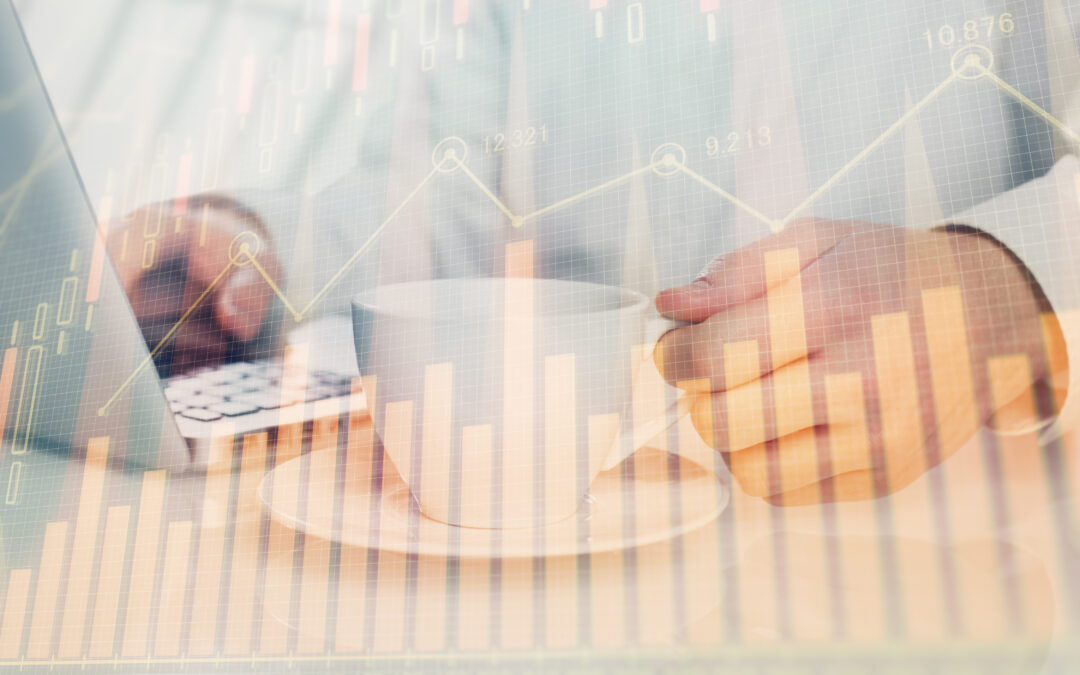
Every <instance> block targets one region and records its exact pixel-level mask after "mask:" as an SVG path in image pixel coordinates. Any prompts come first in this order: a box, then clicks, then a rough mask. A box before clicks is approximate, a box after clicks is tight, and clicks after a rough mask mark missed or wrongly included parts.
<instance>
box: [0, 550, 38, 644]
mask: <svg viewBox="0 0 1080 675" xmlns="http://www.w3.org/2000/svg"><path fill="white" fill-rule="evenodd" d="M30 576H31V570H29V569H18V570H11V574H10V575H9V576H8V587H7V597H6V598H5V600H4V619H3V622H2V623H0V658H2V659H15V658H18V656H19V648H20V647H22V638H23V621H24V620H25V619H26V601H27V599H28V598H29V596H30Z"/></svg>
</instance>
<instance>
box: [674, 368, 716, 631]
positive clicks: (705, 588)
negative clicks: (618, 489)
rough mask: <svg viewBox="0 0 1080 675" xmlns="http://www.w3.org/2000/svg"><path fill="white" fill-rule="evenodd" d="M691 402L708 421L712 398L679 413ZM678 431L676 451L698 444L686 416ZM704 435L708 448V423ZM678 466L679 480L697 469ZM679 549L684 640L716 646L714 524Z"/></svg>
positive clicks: (712, 468)
mask: <svg viewBox="0 0 1080 675" xmlns="http://www.w3.org/2000/svg"><path fill="white" fill-rule="evenodd" d="M683 386H685V387H686V388H687V389H688V390H690V391H702V389H700V388H698V386H696V385H695V386H691V385H690V384H689V383H687V384H686V385H683ZM691 403H693V404H694V405H696V406H698V407H699V414H700V415H701V419H705V420H711V419H712V412H711V410H712V399H711V398H710V397H702V398H700V400H693V399H683V400H682V401H680V403H679V405H680V413H682V412H684V410H685V407H686V406H687V405H689V404H691ZM678 430H679V447H680V449H683V450H685V449H686V448H690V447H694V445H697V444H699V443H700V442H701V440H700V439H701V434H700V432H698V430H697V428H696V427H695V426H694V423H693V420H692V419H691V417H690V415H683V414H680V416H679V422H678ZM705 433H706V434H707V435H708V436H707V442H708V443H709V444H710V445H711V444H712V443H714V440H713V438H712V433H713V426H712V424H711V423H710V424H709V426H708V427H707V428H706V429H705ZM713 462H714V463H713V465H712V466H705V467H702V468H703V469H705V470H706V471H708V472H710V473H714V474H716V475H723V473H718V472H721V471H722V472H725V473H726V471H727V469H726V468H721V465H722V464H723V460H722V459H720V458H719V456H714V457H713ZM681 467H682V471H683V473H682V474H681V475H682V479H683V480H685V479H686V478H687V476H686V472H687V471H692V470H696V468H697V467H696V466H695V465H692V464H689V463H688V462H685V461H684V462H682V463H681ZM712 486H713V499H714V500H716V501H717V502H719V501H721V500H722V499H723V497H724V490H725V488H724V485H723V484H722V483H721V482H720V481H719V480H718V479H714V480H712ZM679 492H680V494H682V495H683V496H684V497H685V499H686V500H691V499H693V495H692V494H690V493H689V492H688V491H683V490H680V491H679ZM684 504H685V502H684ZM688 507H689V505H686V506H684V507H683V509H682V513H683V514H686V513H687V508H688ZM684 517H685V515H684ZM683 546H684V548H683V560H684V561H685V566H684V568H683V569H682V570H679V569H678V568H676V574H679V573H681V574H683V578H684V579H685V583H686V591H685V593H686V594H685V596H684V601H685V606H686V619H687V621H688V622H689V624H690V626H689V631H688V634H687V638H688V639H689V641H690V642H691V643H693V644H717V643H719V642H720V640H721V639H722V638H723V635H724V626H723V623H722V621H721V612H720V603H721V598H722V589H721V587H720V577H721V573H720V569H721V564H722V561H721V559H720V531H719V526H718V524H717V522H716V521H713V522H710V523H709V524H707V525H705V526H704V527H703V528H702V529H701V532H700V536H687V537H685V538H684V543H683Z"/></svg>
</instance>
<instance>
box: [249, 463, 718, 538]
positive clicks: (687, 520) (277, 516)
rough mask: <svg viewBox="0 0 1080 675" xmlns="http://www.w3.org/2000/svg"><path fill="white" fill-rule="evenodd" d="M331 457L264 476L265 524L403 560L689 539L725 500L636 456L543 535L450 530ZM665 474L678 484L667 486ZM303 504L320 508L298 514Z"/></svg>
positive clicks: (705, 482) (702, 473)
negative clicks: (335, 501)
mask: <svg viewBox="0 0 1080 675" xmlns="http://www.w3.org/2000/svg"><path fill="white" fill-rule="evenodd" d="M336 452H337V451H336V450H332V449H331V450H322V451H315V452H312V453H310V454H307V455H303V456H301V457H298V458H296V459H293V460H290V461H288V462H285V463H284V464H282V465H281V466H279V467H277V468H275V469H274V470H273V471H271V472H270V473H269V474H267V476H266V478H264V479H263V482H262V483H261V484H260V485H259V498H260V499H261V500H262V503H263V504H264V505H265V507H266V508H267V510H268V512H269V513H270V516H271V518H272V519H274V520H275V521H277V522H278V523H281V524H282V525H285V526H287V527H289V528H291V529H295V530H299V531H301V532H303V533H304V534H306V535H308V536H314V537H318V538H320V539H325V540H331V541H338V542H340V543H342V544H344V545H346V546H356V547H361V548H378V549H379V550H380V551H392V552H399V553H405V554H416V555H438V556H450V557H459V558H488V559H495V558H498V559H507V558H529V557H534V556H547V557H550V556H569V555H580V554H595V553H602V552H608V551H618V550H622V549H626V548H632V547H640V546H645V545H648V544H651V543H655V542H658V541H663V540H667V539H671V538H673V537H677V536H679V535H681V534H684V533H687V532H690V531H693V530H696V529H698V528H700V527H702V526H703V525H706V524H707V523H709V522H711V521H713V520H714V519H715V518H716V517H717V516H718V515H719V514H720V512H721V511H722V510H723V509H724V508H725V507H726V506H727V503H728V500H729V498H730V493H729V491H728V489H727V487H726V486H724V485H722V484H721V483H719V482H718V481H717V479H716V477H715V476H714V475H713V474H712V473H711V472H709V471H706V470H705V469H704V468H702V467H701V466H699V465H697V464H694V463H693V462H690V461H689V460H685V459H682V458H673V457H672V456H670V455H668V453H666V452H663V451H660V450H653V449H651V448H643V449H641V450H638V451H637V452H636V453H635V454H634V456H633V460H634V462H635V464H634V468H635V478H634V479H633V480H626V479H624V477H623V471H622V466H621V465H620V466H617V467H615V468H614V469H611V470H609V471H605V472H603V473H601V474H600V475H599V476H597V478H596V480H595V481H593V484H592V486H591V487H590V489H589V494H588V495H587V496H586V498H585V499H584V500H583V504H582V508H581V509H580V510H579V511H578V513H577V514H576V515H575V516H572V517H570V518H568V519H566V520H563V521H561V522H558V523H553V524H550V525H547V526H545V527H542V528H515V529H477V528H468V527H455V526H452V525H447V524H445V523H441V522H438V521H435V520H432V519H430V518H427V517H425V516H424V515H423V513H421V512H420V510H419V508H418V507H417V505H416V503H415V501H414V500H413V499H412V498H411V497H410V495H409V489H408V486H406V485H405V484H404V482H403V481H402V480H401V478H400V477H399V476H398V475H397V473H396V472H395V470H394V468H393V466H392V465H391V464H390V463H389V462H386V463H385V464H384V470H385V471H386V472H387V475H384V476H383V490H382V494H381V495H373V494H372V489H371V484H372V481H371V479H370V474H369V473H367V472H360V473H363V474H364V475H362V476H360V477H359V479H356V480H352V481H345V480H343V479H341V478H340V476H341V474H342V473H344V472H340V471H338V467H337V466H336ZM673 464H674V465H675V466H677V467H678V477H677V479H675V478H674V477H670V476H671V474H672V473H673V472H672V471H670V470H669V467H671V466H672V465H673ZM304 483H306V485H304ZM341 487H344V490H345V491H344V500H343V503H344V504H345V509H344V513H343V515H342V518H341V524H340V529H338V528H336V527H335V523H334V509H333V508H328V505H329V503H331V502H330V500H328V496H329V495H333V494H339V491H340V488H341ZM271 491H272V494H271ZM312 491H315V492H312ZM331 491H332V492H331ZM309 493H312V494H314V495H316V498H315V499H314V500H311V499H310V498H309V496H308V495H309ZM305 500H307V501H313V502H319V503H320V504H322V505H323V506H321V507H317V508H305V506H306V504H305V503H304V501H305ZM376 510H377V513H375V511H376ZM627 529H629V536H627V535H626V534H624V531H625V530H627Z"/></svg>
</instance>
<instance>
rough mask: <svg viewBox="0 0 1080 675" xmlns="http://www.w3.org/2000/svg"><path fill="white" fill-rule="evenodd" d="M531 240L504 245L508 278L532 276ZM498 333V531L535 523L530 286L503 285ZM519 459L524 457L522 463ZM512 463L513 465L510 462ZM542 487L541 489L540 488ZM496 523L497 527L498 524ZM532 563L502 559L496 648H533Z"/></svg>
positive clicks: (531, 290) (531, 302) (532, 298)
mask: <svg viewBox="0 0 1080 675" xmlns="http://www.w3.org/2000/svg"><path fill="white" fill-rule="evenodd" d="M533 260H534V258H533V243H532V241H520V242H511V243H508V244H507V245H506V276H507V278H508V279H513V278H518V279H530V278H532V277H533ZM503 301H504V306H503V310H504V313H503V315H504V317H505V328H504V333H503V428H502V446H503V447H502V453H501V454H502V457H503V466H502V481H501V488H502V493H501V494H502V499H501V502H502V504H501V505H502V522H501V526H503V527H529V526H531V525H533V524H534V522H535V516H536V515H537V514H536V504H537V501H538V500H537V498H536V497H537V495H536V492H535V491H536V490H537V489H538V487H537V485H536V477H535V467H534V465H533V462H532V457H533V441H534V433H535V427H534V424H535V420H534V414H533V412H534V407H535V405H536V402H535V400H534V398H535V397H534V394H533V391H534V376H533V348H534V345H533V340H534V334H533V315H534V311H535V308H534V302H535V298H534V294H533V287H532V286H531V285H528V284H520V285H519V284H514V285H509V284H508V285H507V288H506V296H505V297H504V298H503ZM523 458H524V459H523ZM514 459H517V460H518V461H514ZM539 489H543V488H539ZM499 525H500V524H499V523H496V526H499ZM532 579H533V561H532V560H529V559H524V560H522V559H508V560H505V561H503V567H502V580H503V584H502V588H501V590H500V597H501V607H502V625H501V629H502V632H501V636H500V638H501V644H502V645H503V646H504V647H506V648H508V649H522V648H527V647H531V646H532V645H533V629H532V625H533V619H534V617H533V602H532V601H533V597H532V596H533V592H532Z"/></svg>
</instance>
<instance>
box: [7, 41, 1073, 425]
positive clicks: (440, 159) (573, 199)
mask: <svg viewBox="0 0 1080 675" xmlns="http://www.w3.org/2000/svg"><path fill="white" fill-rule="evenodd" d="M951 67H952V73H951V74H950V75H949V76H948V77H946V78H945V79H944V80H942V82H941V83H940V84H938V85H937V86H936V87H934V88H933V89H932V90H931V91H930V92H928V93H927V94H926V95H925V96H923V97H922V98H921V99H920V100H919V101H918V102H916V103H915V104H914V105H913V106H911V108H909V109H908V110H907V111H906V112H905V113H904V114H903V115H901V116H900V118H899V119H897V120H896V121H895V122H893V123H892V124H891V125H889V127H888V128H887V129H885V130H884V131H883V132H881V134H879V135H878V136H877V137H876V138H875V139H874V140H873V141H871V142H870V144H869V145H867V146H866V147H864V148H863V149H862V150H860V151H859V152H858V153H857V154H856V155H855V156H854V157H852V158H851V159H850V160H848V161H847V163H845V164H844V166H842V167H840V169H839V170H837V171H836V172H835V173H834V174H833V175H832V176H831V177H829V179H828V180H826V181H825V182H824V183H822V184H821V185H820V186H818V187H817V188H816V189H815V190H814V191H813V192H812V193H811V194H810V195H809V196H808V197H807V198H806V199H804V200H803V201H802V203H800V204H799V205H797V206H796V207H795V208H793V209H792V210H791V211H789V212H788V213H787V214H786V215H785V216H783V217H782V218H779V219H775V218H770V217H769V216H767V215H765V214H764V213H762V212H761V211H759V210H758V209H756V208H755V207H753V206H752V205H750V204H748V203H746V202H744V201H743V200H741V199H739V198H738V197H737V196H735V195H733V194H732V193H730V192H728V191H727V190H725V189H723V188H722V187H720V186H719V185H717V184H716V183H713V182H712V181H710V180H709V179H708V178H706V177H705V176H702V175H701V174H700V173H698V172H696V171H694V170H693V169H691V168H689V167H687V166H686V164H685V159H686V151H685V150H684V149H683V148H682V147H681V146H679V145H678V144H676V143H664V144H662V145H660V146H658V147H657V148H656V150H654V152H653V153H652V156H651V157H650V161H649V163H648V164H646V165H644V166H641V167H638V168H635V169H633V170H631V171H628V172H626V173H624V174H622V175H620V176H616V177H614V178H612V179H610V180H607V181H605V182H603V183H601V184H599V185H594V186H593V187H590V188H587V189H585V190H583V191H581V192H579V193H577V194H574V195H571V196H569V197H567V198H565V199H562V200H560V201H557V202H555V203H553V204H549V205H548V206H545V207H542V208H540V209H537V210H536V211H533V212H531V213H527V214H523V215H519V214H516V213H514V212H513V211H512V210H511V209H510V208H509V207H508V206H507V205H506V204H505V203H504V202H503V201H502V200H500V199H499V198H498V196H496V195H495V194H494V193H493V192H492V191H491V189H490V188H489V187H488V186H487V184H486V183H484V182H483V181H482V180H481V179H480V178H479V176H477V175H476V174H475V173H474V172H473V171H472V170H471V169H470V168H469V167H468V165H467V164H466V163H465V159H467V157H468V145H467V144H466V143H465V141H464V140H462V139H461V138H459V137H457V136H451V137H448V138H445V139H443V140H442V141H440V142H439V143H438V144H437V145H436V146H435V149H434V151H433V152H432V156H431V162H432V165H433V167H432V169H431V171H429V172H428V173H427V175H425V176H424V178H423V179H421V180H420V182H419V183H418V184H417V185H416V187H415V188H413V189H412V191H410V192H409V194H408V195H406V196H405V198H404V199H403V200H402V202H401V203H400V204H399V205H398V206H397V207H395V208H394V210H393V211H391V212H390V214H389V215H387V216H386V218H385V219H384V220H383V221H382V223H380V224H379V226H378V227H377V228H375V230H374V231H373V232H372V233H371V235H369V236H368V238H367V240H365V241H364V243H363V244H361V245H360V247H359V248H358V249H357V250H356V251H355V252H354V253H353V254H352V255H351V256H350V257H349V259H348V260H346V261H345V263H344V264H343V265H342V266H341V268H340V269H338V271H337V272H335V273H334V275H333V276H332V277H330V279H329V280H328V281H327V282H326V283H325V284H324V285H323V287H322V288H321V289H319V291H318V292H317V293H316V294H315V295H314V296H313V297H312V298H311V300H309V301H308V302H307V304H305V305H304V306H303V307H302V308H300V309H297V308H296V306H295V305H293V303H292V302H291V301H290V300H289V299H288V297H287V296H286V295H285V293H284V291H282V289H281V288H280V287H279V286H278V284H277V283H276V282H275V281H274V279H273V277H272V276H271V275H270V274H269V273H268V272H267V271H266V269H265V268H264V267H263V266H262V265H261V264H260V263H259V262H258V260H257V259H256V258H255V255H254V254H253V253H252V252H251V250H250V249H249V248H248V247H247V246H246V245H242V246H240V248H239V252H238V254H237V255H235V256H234V255H232V254H231V253H230V262H229V264H228V265H227V266H226V267H225V269H223V270H222V271H221V273H220V274H219V275H218V276H217V277H216V278H215V279H214V280H213V281H212V282H211V283H210V285H209V286H207V288H206V289H205V290H204V291H203V292H202V293H201V294H200V295H199V297H198V298H196V300H195V302H194V303H193V304H192V305H191V307H189V308H188V309H187V310H186V311H185V312H184V314H183V315H182V316H181V317H180V319H178V320H177V322H176V324H174V325H173V327H172V328H171V329H170V330H169V332H168V333H166V335H165V337H164V338H162V340H161V341H160V342H159V343H158V344H157V346H155V347H154V349H153V350H152V351H151V352H150V354H148V355H147V357H146V358H145V359H143V361H142V362H140V364H139V365H138V366H137V367H136V368H135V370H134V371H133V372H132V374H131V375H130V376H129V377H128V378H127V379H126V380H125V381H124V383H123V384H122V385H121V386H120V388H119V389H118V390H117V391H116V393H115V394H113V395H112V397H110V398H109V400H108V401H107V402H106V403H105V405H103V406H102V407H101V408H100V409H99V410H98V415H105V414H107V413H108V410H109V409H110V408H111V407H112V406H113V405H114V404H115V403H116V401H117V400H118V399H119V397H120V396H121V394H123V392H124V391H125V390H127V388H128V387H130V386H131V383H132V382H133V381H134V380H135V378H136V377H137V376H138V375H139V374H140V373H141V372H142V371H143V370H145V369H146V366H147V365H148V364H149V363H151V362H152V361H153V358H154V356H155V355H156V354H157V353H158V351H160V350H161V349H162V348H163V347H164V346H165V344H166V343H167V342H168V341H169V340H170V339H172V337H173V336H174V335H175V334H176V331H177V330H179V328H180V327H181V325H182V324H183V323H184V322H185V321H186V320H187V318H188V317H189V316H190V315H191V313H192V312H193V311H194V310H195V309H196V308H197V307H198V306H199V305H200V303H202V301H203V300H204V299H205V298H206V296H207V295H209V294H210V293H211V292H212V291H213V289H214V288H215V286H216V285H217V284H218V283H219V282H220V281H221V280H222V279H224V278H225V277H226V276H227V275H228V273H229V271H231V270H232V269H233V267H236V266H241V265H247V264H249V263H250V264H252V266H253V267H254V268H255V270H256V271H257V272H258V273H259V275H260V276H261V277H262V278H263V280H264V281H265V282H266V283H267V284H268V285H269V287H270V288H271V290H272V291H273V292H274V294H275V296H277V298H278V299H280V300H281V302H282V304H283V305H284V306H285V308H286V309H287V310H288V311H289V313H290V314H291V315H292V317H293V319H294V320H295V321H297V322H299V321H301V320H303V318H304V317H305V316H306V315H307V313H308V312H309V311H311V309H312V308H313V307H315V305H317V304H318V303H319V301H320V300H322V298H323V297H324V296H325V295H326V294H327V293H328V292H329V291H330V290H331V289H332V288H333V287H334V286H335V285H336V284H337V283H338V282H339V281H340V280H341V278H342V277H343V276H344V275H345V273H346V272H348V270H349V269H350V268H351V267H352V266H353V265H354V264H356V261H357V260H359V259H360V257H361V256H363V254H364V253H365V252H367V250H368V249H370V248H371V246H372V244H374V243H375V242H376V241H377V240H378V239H379V237H381V236H382V234H383V232H384V231H385V230H386V228H387V227H389V226H390V224H391V223H393V221H394V219H395V218H396V217H397V215H398V214H399V213H400V212H401V211H402V209H404V208H405V207H406V206H407V205H408V204H409V202H411V201H412V199H413V198H414V197H415V196H416V195H417V194H418V193H419V192H420V191H421V190H422V189H423V188H424V187H425V186H426V185H427V184H428V183H429V182H430V181H431V179H432V178H433V177H434V176H435V174H437V173H452V172H454V171H457V170H461V171H462V172H463V173H464V174H465V176H466V177H467V178H468V179H469V180H470V181H471V182H472V183H473V184H474V185H475V186H476V187H477V188H478V189H479V190H480V191H481V192H482V193H483V194H484V195H485V196H486V197H487V198H488V199H489V200H490V201H491V203H492V204H494V206H495V207H496V208H498V209H499V211H501V212H502V213H503V214H504V215H505V216H506V217H507V218H509V219H510V224H511V226H513V227H515V228H518V227H521V226H523V225H524V223H525V221H527V220H532V219H535V218H539V217H540V216H543V215H546V214H548V213H551V212H553V211H557V210H559V209H562V208H565V207H567V206H570V205H571V204H574V203H577V202H579V201H581V200H584V199H587V198H589V197H591V196H593V195H595V194H597V193H600V192H603V191H604V190H607V189H609V188H612V187H614V186H616V185H619V184H621V183H623V182H625V181H627V180H630V179H632V178H634V177H635V176H638V175H640V174H643V173H647V172H649V171H652V172H654V173H656V174H657V175H658V176H661V177H670V176H672V175H675V174H681V175H683V176H686V177H687V178H689V179H691V180H693V181H695V182H697V183H698V184H700V185H701V186H702V187H704V188H706V189H708V190H709V191H711V192H713V193H714V194H716V195H717V196H719V197H720V198H722V199H723V200H725V201H727V202H728V203H730V204H731V205H733V206H735V207H736V208H739V209H742V210H744V211H746V212H747V213H749V214H750V215H752V216H753V217H755V218H757V219H758V220H760V221H761V222H762V223H764V224H766V225H768V226H769V227H770V229H772V230H773V231H774V232H780V231H782V230H783V229H784V228H785V227H786V226H787V225H788V224H790V223H791V221H792V220H794V219H795V218H796V217H797V216H798V215H799V214H800V213H801V212H802V211H804V210H805V209H807V208H808V207H809V206H810V205H812V204H813V203H814V202H815V201H817V200H818V199H819V198H820V197H821V196H822V195H823V194H825V193H826V192H827V191H828V190H829V189H830V188H832V187H833V186H834V185H835V184H836V183H837V182H839V181H840V180H841V179H842V178H843V177H844V176H845V175H847V174H848V173H849V172H850V171H851V170H852V169H854V168H855V167H856V166H857V165H858V164H859V163H860V162H862V161H863V160H864V159H866V158H867V157H868V156H869V155H870V154H871V153H872V152H873V151H874V150H876V149H877V148H879V147H880V146H881V145H882V144H883V143H884V142H885V141H887V140H888V139H889V138H890V137H891V136H892V135H893V134H895V133H896V132H897V131H899V130H900V129H901V128H902V127H903V126H904V125H905V124H907V123H908V122H910V121H911V120H912V119H913V118H914V117H915V116H916V115H918V114H919V113H920V112H922V110H923V109H925V108H926V107H927V106H928V105H930V103H932V102H933V101H934V100H935V99H936V98H937V97H938V96H940V95H941V93H942V92H944V91H945V90H946V89H947V88H948V87H949V86H951V85H952V84H954V83H955V82H957V81H961V80H964V81H976V80H981V79H984V78H985V79H986V80H988V81H990V82H992V83H993V84H994V85H995V86H997V87H998V88H999V89H1000V90H1001V91H1003V92H1004V93H1005V94H1007V95H1008V96H1009V97H1011V98H1013V99H1014V100H1016V101H1017V102H1018V103H1020V104H1021V105H1023V106H1024V107H1025V108H1027V109H1028V110H1030V111H1031V112H1032V113H1034V114H1035V115H1037V116H1038V117H1040V118H1041V119H1043V120H1044V121H1046V122H1047V123H1048V124H1050V125H1051V126H1053V127H1054V128H1055V129H1057V130H1058V131H1060V132H1061V133H1062V134H1064V135H1066V136H1067V137H1068V138H1069V139H1071V140H1072V142H1073V144H1074V147H1078V148H1080V133H1078V132H1076V131H1074V130H1073V129H1071V128H1070V127H1068V126H1067V125H1065V123H1063V122H1062V121H1061V120H1060V119H1058V118H1057V117H1055V116H1054V115H1052V114H1050V113H1049V112H1048V111H1047V110H1046V109H1045V108H1043V107H1042V106H1040V105H1039V104H1038V103H1036V102H1035V101H1033V100H1031V99H1030V98H1028V97H1027V96H1025V95H1024V94H1023V93H1022V92H1020V91H1019V90H1017V89H1016V88H1015V87H1013V86H1012V85H1010V84H1009V83H1008V82H1006V81H1005V80H1003V79H1001V77H999V76H998V75H997V74H996V73H994V72H993V70H992V67H993V54H992V53H991V52H990V50H988V49H986V48H985V47H982V46H981V45H969V46H968V47H965V48H962V49H960V50H957V52H956V53H955V54H953V57H952V61H951ZM7 196H8V195H3V196H0V199H3V198H6V197H7ZM242 236H253V237H256V241H257V235H255V234H254V233H251V232H245V233H242V234H241V235H238V238H239V237H242ZM236 241H237V240H235V239H234V243H236Z"/></svg>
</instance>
